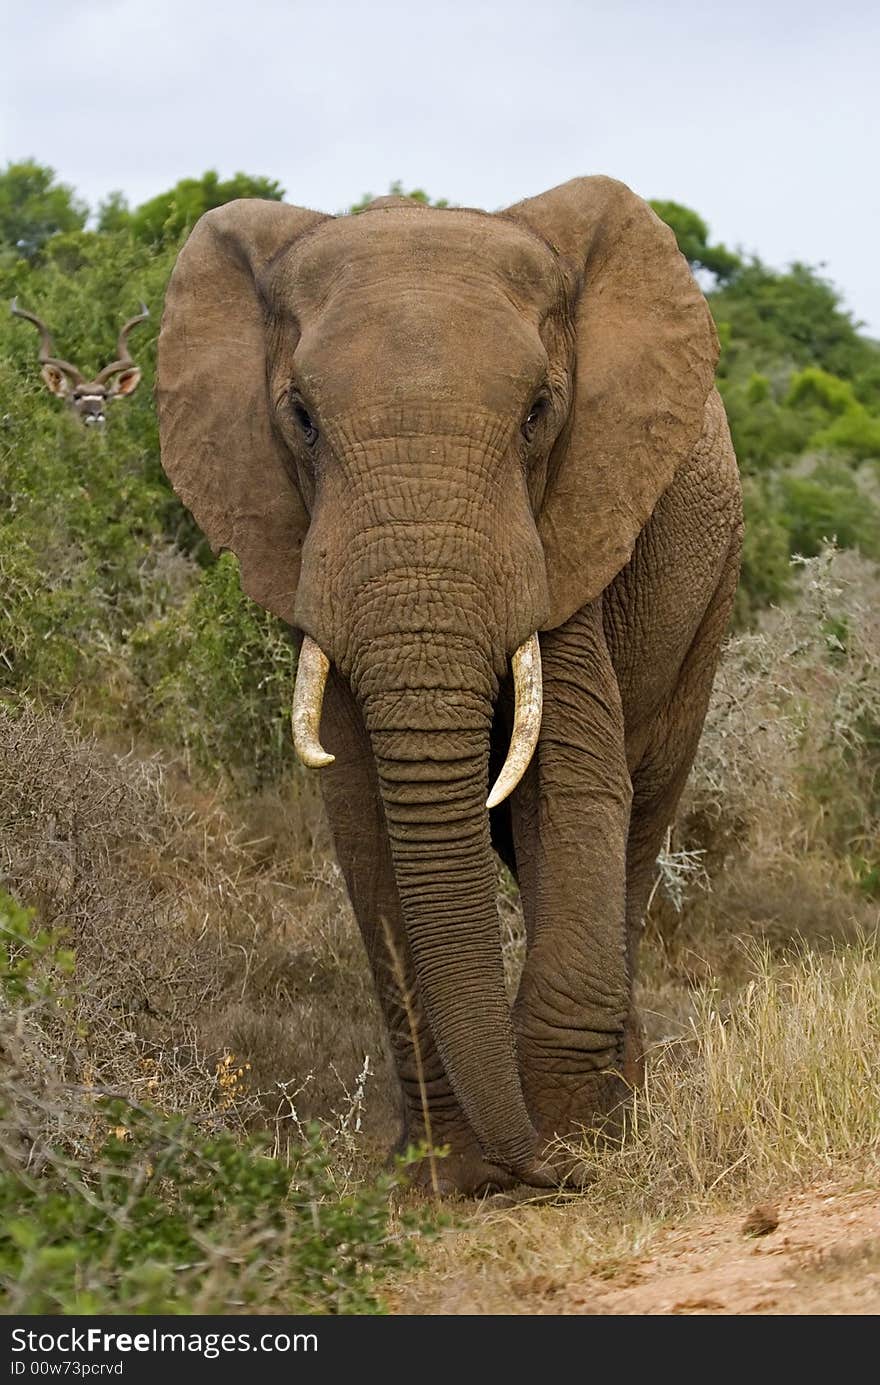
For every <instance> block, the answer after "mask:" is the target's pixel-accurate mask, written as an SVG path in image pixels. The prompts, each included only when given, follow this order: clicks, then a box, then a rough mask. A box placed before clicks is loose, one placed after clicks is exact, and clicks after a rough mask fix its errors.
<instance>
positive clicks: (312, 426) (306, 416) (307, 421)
mask: <svg viewBox="0 0 880 1385" xmlns="http://www.w3.org/2000/svg"><path fill="white" fill-rule="evenodd" d="M293 416H294V418H295V419H296V421H297V423H298V424H299V427H300V430H301V432H302V435H303V438H304V439H305V441H306V443H307V444H308V446H309V447H314V445H315V443H316V442H317V441H318V428H317V425H316V423H315V421H314V419H313V418H312V416H311V414H310V413H309V411H308V409H307V408H306V406H305V405H304V404H303V402H302V400H301V399H295V400H294V401H293Z"/></svg>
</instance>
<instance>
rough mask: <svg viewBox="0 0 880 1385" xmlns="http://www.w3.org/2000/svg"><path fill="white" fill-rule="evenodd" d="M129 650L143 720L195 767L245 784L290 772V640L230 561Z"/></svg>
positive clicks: (222, 561)
mask: <svg viewBox="0 0 880 1385" xmlns="http://www.w3.org/2000/svg"><path fill="white" fill-rule="evenodd" d="M132 650H133V666H134V670H135V673H136V675H137V676H138V677H139V679H140V681H141V685H142V686H141V694H140V697H141V698H142V699H143V711H142V715H143V716H144V718H145V719H146V720H147V721H148V722H149V723H150V724H151V725H153V726H155V727H156V728H158V729H160V730H161V733H162V735H163V736H164V737H165V738H166V739H167V740H168V741H169V743H170V744H172V745H179V746H183V747H185V749H186V751H187V753H188V754H189V755H191V756H192V758H193V759H194V760H195V761H196V763H198V764H200V765H202V766H205V767H208V768H211V769H215V770H216V769H223V770H227V771H232V772H240V773H242V774H243V775H244V777H245V778H246V779H247V781H248V782H249V783H250V784H251V785H258V784H262V783H264V782H266V781H268V780H271V779H273V778H277V777H278V776H279V775H280V774H281V773H282V771H283V770H284V769H285V768H288V767H290V766H291V765H292V764H293V749H292V741H291V735H290V722H289V718H290V699H291V696H292V693H293V676H294V669H295V659H294V651H293V645H292V643H291V638H290V632H289V629H288V627H287V626H285V625H284V624H283V623H282V622H281V621H280V620H278V619H276V618H275V617H274V616H271V615H269V614H268V613H267V612H265V611H263V610H261V609H260V607H259V606H257V605H255V604H254V602H253V601H251V600H249V598H248V597H246V596H245V595H244V593H243V592H242V590H241V585H240V583H239V575H238V562H237V560H236V559H235V558H234V557H233V556H232V554H231V553H224V554H222V555H221V557H220V558H219V559H218V561H217V562H216V563H215V564H214V566H213V567H210V568H208V569H207V570H206V571H204V572H203V573H202V574H201V578H200V581H199V583H198V585H197V586H196V587H195V588H194V590H193V591H192V593H191V594H190V596H189V597H188V599H187V600H186V602H185V603H184V604H183V605H182V606H181V607H180V608H179V609H177V610H175V611H173V612H171V613H169V614H168V615H166V616H164V617H163V618H162V619H160V620H157V621H155V622H153V623H151V624H148V625H146V626H144V627H142V628H141V629H140V630H138V631H137V632H136V633H135V635H134V637H133V640H132Z"/></svg>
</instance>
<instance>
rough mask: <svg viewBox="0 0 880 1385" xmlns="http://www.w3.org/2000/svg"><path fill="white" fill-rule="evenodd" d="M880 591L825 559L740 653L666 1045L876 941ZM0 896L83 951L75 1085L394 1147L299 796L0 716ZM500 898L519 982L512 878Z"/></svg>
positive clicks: (366, 983)
mask: <svg viewBox="0 0 880 1385" xmlns="http://www.w3.org/2000/svg"><path fill="white" fill-rule="evenodd" d="M878 588H880V581H878V575H877V572H876V569H873V568H871V567H870V566H869V565H868V564H867V563H865V562H864V561H861V560H858V559H857V558H855V557H854V556H853V555H849V554H846V555H841V554H836V553H834V552H833V551H831V550H829V551H827V552H826V553H824V554H823V555H822V556H820V557H819V558H816V559H813V560H810V561H809V562H808V563H805V564H804V565H803V567H802V570H801V574H800V597H799V600H798V601H797V602H796V603H795V604H794V605H793V606H792V607H791V608H789V609H787V610H785V611H777V612H771V613H770V614H769V616H768V617H767V618H766V619H765V620H764V622H763V623H762V625H761V627H760V629H759V630H758V631H757V632H755V633H753V634H748V635H743V636H739V637H737V638H735V639H733V640H732V641H731V642H730V644H729V646H728V648H727V651H726V654H725V657H724V660H723V663H722V667H721V669H720V672H719V676H718V680H717V683H716V689H715V694H714V698H713V702H712V706H711V709H710V713H709V716H708V719H707V723H706V730H705V734H704V737H703V741H702V744H701V748H700V752H699V756H698V760H697V763H696V766H695V770H694V773H693V775H692V779H691V783H690V786H689V788H688V790H687V792H686V795H685V798H684V801H683V803H682V806H681V810H680V812H679V815H678V819H677V823H676V825H675V828H674V830H673V832H672V833H671V834H670V838H669V841H668V842H667V846H666V849H665V851H664V853H663V854H662V856H661V860H660V869H659V874H658V888H657V890H656V891H655V895H654V898H653V901H652V906H651V909H650V911H649V920H648V927H647V938H646V946H645V947H644V948H643V959H642V960H643V973H644V980H643V982H642V999H643V1002H644V1005H645V1008H646V1010H647V1011H648V1020H649V1023H648V1028H649V1033H652V1034H653V1035H654V1037H663V1036H668V1035H669V1034H670V1033H672V1034H676V1033H677V1034H681V1033H682V1032H683V1030H685V1029H686V1028H687V1026H688V1024H689V1022H690V1019H691V1017H692V1016H693V1014H694V1013H695V1009H694V1007H695V1004H696V1005H698V1004H699V1002H698V1001H696V1000H695V996H696V994H697V991H698V990H699V988H700V987H702V986H704V985H705V984H706V983H710V984H713V985H720V986H721V987H722V989H726V990H728V991H731V990H733V989H734V988H735V987H736V986H738V985H741V984H742V983H743V982H744V981H746V979H747V977H748V974H749V971H750V963H749V961H748V952H749V947H748V942H749V940H751V942H754V940H755V938H756V937H757V938H759V939H762V940H764V941H765V942H767V943H769V944H771V945H773V946H777V947H779V946H782V945H784V944H785V943H787V942H789V941H790V940H791V939H793V938H798V937H807V938H808V940H809V941H810V942H811V943H813V944H817V943H819V942H820V941H821V940H822V939H826V938H828V939H837V940H838V941H839V940H841V939H846V938H852V937H854V936H856V935H857V934H859V933H860V932H864V931H865V930H866V929H869V928H872V927H876V923H877V905H876V896H875V894H872V888H870V886H871V876H870V874H869V870H870V867H871V850H872V843H876V840H877V833H878V826H880V823H878V816H880V797H878V792H877V772H878V770H877V759H878V754H877V741H878V734H880V733H878V726H880V632H878V619H880V618H878V614H877V612H878V609H880V603H878V602H877V600H876V598H877V594H878ZM873 849H876V848H875V847H874V848H873ZM859 880H861V885H860V884H859ZM0 883H3V884H5V886H6V887H7V888H8V889H9V890H10V892H11V893H13V894H14V895H15V896H17V897H18V899H20V900H21V901H22V902H23V903H25V904H27V905H32V906H36V908H37V911H38V917H39V919H40V921H41V923H43V924H44V925H45V926H48V927H51V928H61V929H63V930H64V931H65V933H66V939H67V942H68V944H69V945H70V946H72V947H73V948H74V949H75V951H76V954H77V981H78V985H77V988H76V991H75V995H76V1001H75V1005H76V1007H77V1008H76V1010H75V1012H74V1013H72V1014H71V1015H69V1016H68V1017H67V1018H66V1020H65V1021H64V1022H63V1023H62V1022H61V1021H60V1020H59V1023H58V1025H57V1026H56V1028H55V1030H54V1031H53V1034H52V1035H51V1036H48V1035H47V1036H46V1038H45V1040H44V1042H45V1043H47V1044H49V1043H50V1044H52V1045H54V1050H55V1051H54V1052H53V1053H52V1054H51V1055H49V1056H51V1059H52V1062H53V1064H54V1065H55V1067H56V1068H58V1069H60V1070H61V1071H63V1072H64V1074H65V1076H66V1080H67V1081H68V1082H69V1083H71V1084H73V1085H74V1086H77V1087H79V1088H81V1089H83V1090H85V1091H110V1092H120V1093H123V1094H125V1095H126V1096H129V1097H131V1098H133V1099H134V1100H148V1101H150V1102H152V1103H154V1104H156V1105H158V1106H159V1107H160V1109H164V1110H168V1111H175V1110H177V1111H179V1110H187V1111H191V1112H192V1111H194V1112H196V1113H197V1114H200V1115H201V1117H202V1118H204V1119H206V1120H219V1121H222V1122H223V1123H224V1124H227V1125H229V1124H233V1125H234V1124H238V1125H247V1124H253V1123H260V1122H265V1121H267V1120H268V1121H269V1123H270V1125H271V1124H272V1123H274V1128H275V1131H276V1137H277V1142H278V1147H279V1149H282V1150H283V1148H284V1147H285V1145H286V1144H287V1142H288V1141H289V1140H290V1139H291V1138H295V1137H296V1136H297V1135H298V1133H299V1132H300V1130H301V1127H302V1123H303V1122H304V1121H306V1120H308V1119H312V1118H319V1119H321V1120H322V1121H323V1122H324V1125H325V1129H326V1131H327V1133H328V1136H329V1138H330V1140H331V1142H332V1143H334V1144H335V1148H336V1151H337V1153H338V1154H339V1155H340V1156H341V1157H342V1162H343V1164H344V1165H345V1167H346V1168H347V1169H351V1168H354V1167H355V1165H356V1164H357V1161H358V1159H359V1158H360V1157H361V1156H360V1153H359V1152H358V1151H361V1150H363V1151H365V1152H367V1153H368V1154H369V1156H370V1157H371V1153H372V1149H373V1148H374V1147H375V1146H376V1144H383V1143H384V1142H385V1141H386V1140H387V1138H388V1136H389V1134H390V1133H391V1131H392V1130H393V1128H394V1107H393V1102H394V1099H395V1098H394V1092H393V1083H392V1082H391V1080H390V1073H389V1070H388V1060H387V1056H386V1049H385V1045H384V1040H383V1037H382V1030H381V1024H380V1020H379V1016H378V1010H377V1006H376V1003H375V1000H374V997H373V991H372V985H371V982H370V978H369V972H368V967H367V963H366V959H365V957H364V955H363V951H362V948H361V945H360V942H359V939H358V937H357V930H356V928H355V925H354V922H353V919H352V916H351V911H350V909H349V907H348V905H347V902H346V899H345V895H344V890H343V888H342V883H341V878H340V874H339V871H338V868H337V867H336V866H335V864H334V863H333V861H332V853H331V852H330V848H329V842H328V837H327V833H326V828H325V826H324V824H323V818H322V816H321V814H320V812H319V810H318V807H317V798H316V794H315V790H314V787H313V785H312V784H311V783H309V782H307V780H306V779H305V777H304V776H295V777H293V778H292V779H291V781H290V782H289V783H287V784H286V785H283V786H281V787H278V788H276V789H273V790H265V791H263V792H262V793H260V794H256V795H254V794H252V795H250V796H247V797H244V796H238V797H235V796H234V795H233V794H232V792H231V791H230V790H229V789H228V788H226V789H219V788H217V789H211V788H210V787H209V788H207V789H206V788H205V787H204V782H203V783H202V784H201V785H199V784H198V783H194V782H193V781H192V780H190V778H189V777H188V776H187V775H185V774H184V773H183V771H182V770H181V768H180V766H179V765H174V764H172V763H168V762H165V761H162V760H161V759H160V758H159V757H158V756H157V757H152V758H138V757H137V756H136V755H135V754H133V753H130V754H128V755H119V754H113V753H112V752H111V751H109V750H108V749H107V748H106V747H102V746H101V745H99V744H98V743H96V742H95V741H94V740H90V739H87V738H84V737H83V736H82V735H81V734H79V733H78V732H77V731H76V730H75V729H74V728H73V726H72V724H71V720H70V719H69V718H66V717H65V715H64V714H63V712H49V711H45V710H41V709H39V708H38V707H36V706H35V705H33V704H32V703H28V702H27V701H21V702H19V703H18V704H16V705H15V706H14V707H12V706H10V707H9V708H7V709H6V710H0ZM501 902H502V924H503V942H504V951H505V960H506V963H507V966H508V972H509V974H510V976H511V977H513V976H514V975H515V972H516V969H517V964H518V961H519V958H520V956H521V947H522V943H521V928H520V924H519V919H518V906H517V903H516V900H515V892H514V891H513V888H512V884H511V882H510V881H509V880H508V881H507V883H506V885H502V888H501ZM84 1034H85V1035H86V1036H87V1037H85V1038H84V1037H83V1035H84ZM364 1111H366V1115H367V1117H368V1119H367V1125H366V1138H365V1132H364V1130H362V1128H361V1127H362V1117H363V1115H364Z"/></svg>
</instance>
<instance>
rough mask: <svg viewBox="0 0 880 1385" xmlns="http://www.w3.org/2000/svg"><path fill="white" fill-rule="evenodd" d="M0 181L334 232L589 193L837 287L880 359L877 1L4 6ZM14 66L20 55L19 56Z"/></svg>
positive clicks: (21, 0) (320, 0)
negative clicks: (411, 193) (214, 188)
mask: <svg viewBox="0 0 880 1385" xmlns="http://www.w3.org/2000/svg"><path fill="white" fill-rule="evenodd" d="M4 9H5V13H6V16H7V17H6V18H5V19H4V22H3V32H4V40H3V47H4V50H5V59H4V61H3V66H4V67H5V69H6V71H5V73H0V76H2V82H0V87H2V92H0V112H2V117H0V140H2V149H0V155H2V158H3V160H4V161H5V160H6V159H7V158H21V157H25V156H28V155H33V156H34V157H35V158H37V159H38V160H40V161H41V162H44V163H49V164H51V165H52V166H53V167H54V168H55V169H56V170H57V172H58V174H59V175H60V176H61V177H62V178H63V179H64V180H65V181H67V182H69V183H72V184H73V185H74V186H75V187H76V188H77V189H78V191H79V192H80V193H81V194H82V195H83V196H84V197H85V198H86V200H87V201H89V202H90V203H91V204H93V205H94V204H96V203H97V202H98V200H99V199H100V198H101V197H103V196H106V194H107V193H108V192H110V191H111V190H112V189H115V188H120V189H122V190H123V191H124V192H125V193H126V194H127V196H128V197H129V199H130V200H131V201H132V202H139V201H143V200H144V199H145V198H147V197H149V196H151V195H152V194H153V193H156V192H160V191H162V190H163V189H165V188H167V187H169V186H170V185H171V184H173V183H174V182H176V181H177V179H178V178H181V177H188V176H194V175H198V174H200V173H202V172H203V171H204V170H205V169H207V168H216V169H218V170H219V171H220V173H221V174H223V175H228V174H230V173H233V172H235V171H236V170H238V169H243V170H245V171H246V172H249V173H265V174H268V175H270V176H271V177H274V178H277V179H279V181H280V182H281V183H282V184H283V186H284V187H285V188H286V189H287V195H288V199H289V200H290V201H295V202H299V203H302V204H304V205H307V206H312V207H318V208H321V209H323V210H327V211H337V210H341V209H342V208H344V207H346V206H347V205H349V204H350V203H351V202H352V201H354V200H356V199H357V198H358V197H359V196H360V195H361V194H362V193H364V192H367V191H370V192H373V193H376V194H378V193H382V192H385V191H387V189H388V185H389V183H390V182H391V181H392V179H395V178H400V179H402V180H403V182H404V184H405V186H407V187H416V186H418V187H424V188H425V189H426V190H427V191H428V192H429V193H430V194H431V195H432V196H434V197H448V198H449V199H450V200H451V201H453V202H458V203H461V204H465V205H471V206H483V207H487V208H489V209H495V208H497V207H500V206H504V205H506V204H508V203H510V202H513V201H516V200H517V199H519V198H520V197H523V196H527V195H530V194H533V193H537V192H540V191H542V190H543V189H545V188H548V187H552V186H553V185H554V184H556V183H560V182H563V181H564V180H565V179H567V178H571V177H573V176H575V175H577V174H583V173H609V174H612V175H613V176H614V177H617V178H622V179H623V180H624V181H625V182H627V183H629V184H630V185H631V186H632V187H633V188H635V189H636V191H637V192H639V193H640V194H642V196H644V197H666V198H673V199H675V200H676V201H679V202H684V203H686V204H688V205H689V206H692V207H694V208H695V209H696V210H697V211H699V212H700V214H701V215H702V216H703V217H704V218H705V219H706V220H707V221H708V222H709V225H710V227H711V231H712V235H713V238H715V239H719V240H723V241H724V242H726V243H727V244H728V245H729V246H731V247H737V246H741V247H744V248H745V249H746V250H749V251H755V252H757V253H758V254H760V255H761V257H762V258H763V259H765V260H766V261H767V262H768V263H770V264H772V265H776V266H782V265H785V264H787V263H789V262H790V261H792V260H794V259H801V260H806V261H807V262H808V263H811V264H819V263H824V265H825V273H826V274H827V275H828V276H829V277H830V278H831V279H833V280H834V281H835V282H836V284H837V285H838V286H839V287H840V288H841V289H842V290H843V292H844V294H845V297H846V302H847V304H848V306H849V307H850V308H852V310H853V311H854V312H855V314H856V316H857V317H859V318H862V319H864V320H865V321H866V322H867V323H868V324H869V326H870V329H871V330H872V331H873V333H874V334H875V335H878V336H880V271H878V263H880V245H878V239H880V236H878V227H880V216H878V212H880V191H878V189H880V171H878V144H880V141H878V134H880V131H878V114H877V112H878V107H880V100H878V71H880V5H878V4H877V3H876V0H833V3H828V0H725V2H724V3H722V2H721V0H687V3H685V2H684V0H531V3H525V0H443V3H441V0H408V2H407V3H404V0H366V3H360V4H359V3H354V0H312V2H311V3H308V4H307V3H303V0H211V3H204V2H203V0H41V2H40V3H38V4H30V3H27V0H16V3H14V4H13V0H7V3H6V5H5V6H4ZM10 40H11V42H10Z"/></svg>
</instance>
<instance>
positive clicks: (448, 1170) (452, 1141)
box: [394, 1129, 518, 1197]
mask: <svg viewBox="0 0 880 1385" xmlns="http://www.w3.org/2000/svg"><path fill="white" fill-rule="evenodd" d="M432 1133H433V1132H432ZM426 1143H427V1141H426V1139H425V1135H424V1132H423V1131H419V1130H412V1129H411V1130H409V1131H408V1132H407V1133H406V1134H405V1135H404V1136H403V1138H402V1139H401V1140H400V1142H399V1143H398V1145H397V1148H396V1150H395V1151H394V1152H395V1153H396V1154H398V1155H399V1154H402V1153H403V1152H404V1150H405V1149H406V1148H407V1146H411V1145H419V1144H426ZM434 1150H436V1151H437V1152H436V1153H433V1152H429V1153H428V1154H426V1155H425V1156H424V1157H423V1158H421V1159H419V1160H417V1161H416V1163H414V1164H410V1165H409V1167H408V1168H407V1170H406V1179H407V1182H408V1183H409V1185H410V1187H412V1188H414V1189H416V1190H417V1191H419V1192H422V1193H424V1194H426V1196H432V1195H433V1196H434V1197H483V1196H485V1195H486V1194H488V1193H499V1192H503V1191H506V1190H507V1189H508V1188H512V1187H513V1186H514V1184H515V1183H516V1182H517V1181H518V1180H517V1179H516V1178H515V1177H514V1175H513V1174H511V1173H509V1172H508V1171H507V1170H506V1169H503V1168H501V1167H500V1166H499V1165H497V1164H493V1163H490V1162H489V1161H488V1160H487V1159H485V1158H484V1157H483V1154H482V1152H481V1150H480V1147H479V1145H478V1144H477V1141H476V1137H475V1136H474V1135H473V1134H471V1132H470V1131H460V1130H454V1131H450V1130H441V1131H440V1133H439V1134H434Z"/></svg>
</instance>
